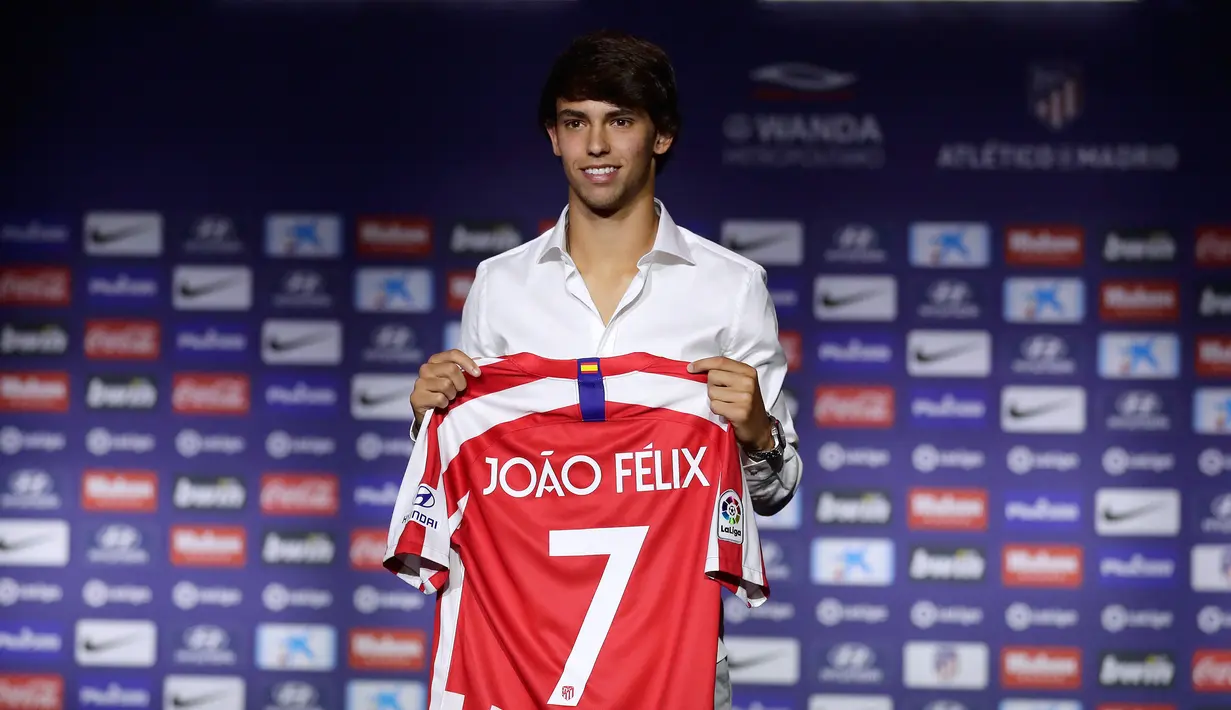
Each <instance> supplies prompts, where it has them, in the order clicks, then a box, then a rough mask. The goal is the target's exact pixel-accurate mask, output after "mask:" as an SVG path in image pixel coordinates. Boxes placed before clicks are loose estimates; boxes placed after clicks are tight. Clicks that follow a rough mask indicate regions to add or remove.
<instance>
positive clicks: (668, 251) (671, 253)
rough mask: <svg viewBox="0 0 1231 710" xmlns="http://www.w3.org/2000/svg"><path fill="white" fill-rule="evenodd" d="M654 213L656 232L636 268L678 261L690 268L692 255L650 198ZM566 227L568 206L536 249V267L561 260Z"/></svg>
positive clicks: (657, 202) (660, 206)
mask: <svg viewBox="0 0 1231 710" xmlns="http://www.w3.org/2000/svg"><path fill="white" fill-rule="evenodd" d="M654 211H655V212H657V213H658V232H657V233H656V234H655V235H654V246H653V247H651V248H650V251H649V253H647V254H646V255H645V256H643V257H641V260H640V261H639V262H638V265H640V264H643V263H646V262H649V261H660V262H663V263H672V262H681V261H682V262H683V263H686V264H690V265H691V264H694V263H695V262H694V261H693V259H692V251H691V250H690V249H689V248H688V243H687V242H685V241H684V235H683V234H682V233H681V232H680V228H679V227H677V226H676V224H675V221H674V220H672V219H671V215H670V214H669V213H668V212H667V208H666V207H664V206H663V203H662V201H661V200H659V199H658V198H654ZM567 224H568V205H565V207H564V210H563V211H561V212H560V218H559V219H558V220H556V226H554V227H552V229H551V232H549V233H548V235H547V240H546V241H544V242H543V246H542V248H540V249H539V254H538V258H537V259H536V263H539V264H542V263H543V262H546V261H559V260H561V259H562V258H563V257H564V255H565V254H566V253H567V252H566V251H565V248H564V235H565V225H567Z"/></svg>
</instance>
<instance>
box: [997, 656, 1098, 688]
mask: <svg viewBox="0 0 1231 710" xmlns="http://www.w3.org/2000/svg"><path fill="white" fill-rule="evenodd" d="M1000 687H1002V688H1010V689H1014V690H1077V689H1078V688H1080V687H1081V649H1080V648H1075V647H1072V646H1006V647H1004V648H1003V649H1001V650H1000Z"/></svg>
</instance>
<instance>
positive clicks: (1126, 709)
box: [1094, 703, 1177, 710]
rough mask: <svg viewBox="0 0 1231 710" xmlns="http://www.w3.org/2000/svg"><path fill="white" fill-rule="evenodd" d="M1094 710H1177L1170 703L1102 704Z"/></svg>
mask: <svg viewBox="0 0 1231 710" xmlns="http://www.w3.org/2000/svg"><path fill="white" fill-rule="evenodd" d="M1094 710H1177V709H1176V706H1174V705H1171V704H1169V703H1100V704H1098V705H1096V706H1095V707H1094Z"/></svg>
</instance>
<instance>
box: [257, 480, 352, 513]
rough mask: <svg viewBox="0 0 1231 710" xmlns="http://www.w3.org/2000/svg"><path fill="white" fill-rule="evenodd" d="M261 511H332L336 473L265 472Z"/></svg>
mask: <svg viewBox="0 0 1231 710" xmlns="http://www.w3.org/2000/svg"><path fill="white" fill-rule="evenodd" d="M261 512H262V513H266V514H267V515H336V514H337V512H338V477H337V476H335V475H333V474H332V473H266V474H264V475H263V476H261Z"/></svg>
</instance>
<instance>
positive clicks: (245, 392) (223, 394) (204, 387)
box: [171, 372, 252, 414]
mask: <svg viewBox="0 0 1231 710" xmlns="http://www.w3.org/2000/svg"><path fill="white" fill-rule="evenodd" d="M250 389H251V388H250V386H249V383H248V376H247V375H239V374H215V373H203V372H177V373H175V378H174V382H173V385H172V391H171V406H172V408H173V409H174V410H175V413H176V414H247V413H248V410H249V408H250V407H251V406H252V402H251V392H250Z"/></svg>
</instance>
